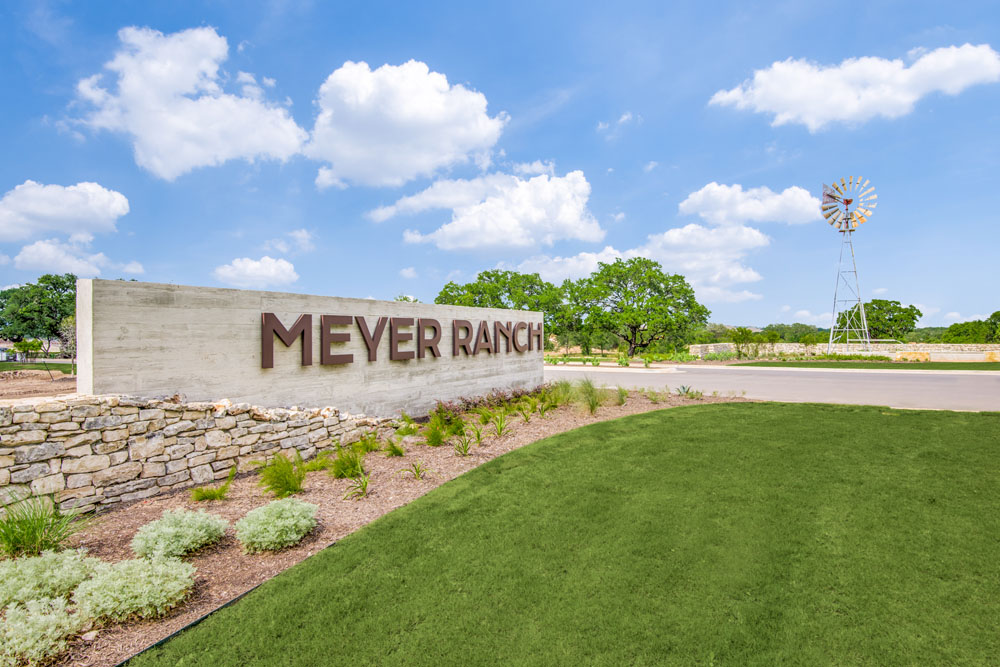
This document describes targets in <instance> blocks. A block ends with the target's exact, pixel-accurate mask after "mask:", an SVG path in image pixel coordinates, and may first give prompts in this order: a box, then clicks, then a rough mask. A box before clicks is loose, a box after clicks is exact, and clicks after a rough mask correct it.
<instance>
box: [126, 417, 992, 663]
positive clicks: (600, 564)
mask: <svg viewBox="0 0 1000 667" xmlns="http://www.w3.org/2000/svg"><path fill="white" fill-rule="evenodd" d="M998 433H1000V413H946V412H908V411H897V410H890V409H888V408H868V407H852V406H827V405H808V404H796V405H788V404H763V403H742V404H717V405H706V406H697V407H689V408H675V409H671V410H664V411H659V412H654V413H648V414H643V415H638V416H634V417H629V418H625V419H620V420H616V421H611V422H605V423H600V424H595V425H593V426H588V427H586V428H583V429H579V430H576V431H572V432H568V433H564V434H562V435H559V436H555V437H552V438H549V439H547V440H544V441H541V442H538V443H535V444H534V445H531V446H529V447H526V448H523V449H521V450H518V451H515V452H513V453H511V454H508V455H506V456H503V457H501V458H499V459H496V460H494V461H492V462H490V463H488V464H486V465H484V466H482V467H480V468H478V469H476V470H473V471H472V472H470V473H468V474H466V475H464V476H463V477H460V478H458V479H456V480H454V481H452V482H450V483H448V484H445V485H443V486H441V487H440V488H438V489H436V490H435V491H433V492H431V493H429V494H428V495H427V496H425V497H423V498H421V499H419V500H417V501H415V502H414V503H412V504H410V505H408V506H406V507H404V508H401V509H399V510H397V511H395V512H392V513H390V514H389V515H387V516H385V517H384V518H382V519H380V520H378V521H376V522H375V523H373V524H371V525H369V526H368V527H367V528H365V529H362V530H361V531H359V532H357V533H355V534H354V535H352V536H350V537H348V538H346V539H344V540H343V541H341V542H340V543H339V544H337V545H335V546H334V547H332V548H330V549H327V550H325V551H323V552H320V553H319V554H317V555H316V556H314V557H312V558H310V559H308V560H307V561H305V562H304V563H302V564H300V565H299V566H297V567H295V568H292V569H291V570H289V571H287V572H286V573H284V574H282V575H280V576H278V577H276V578H275V579H273V580H272V581H270V582H268V583H266V584H265V585H264V586H262V587H261V588H260V589H258V590H257V591H255V592H254V593H252V594H250V595H249V596H247V597H246V598H244V599H243V600H242V601H240V602H238V603H236V604H234V605H233V606H231V607H228V608H226V609H224V610H222V611H221V612H219V613H216V614H214V615H213V616H211V617H210V618H209V619H207V620H206V621H205V622H203V623H201V624H200V625H198V626H196V627H195V628H194V629H192V630H190V631H187V632H185V633H183V634H181V635H180V636H178V637H177V638H175V639H173V640H171V641H170V642H168V643H166V644H165V645H163V646H162V647H160V648H157V649H155V650H153V651H150V652H147V653H145V654H143V655H141V656H139V657H138V658H137V659H136V660H135V661H134V662H133V663H131V664H134V665H234V666H241V667H245V666H247V665H362V664H364V665H401V664H406V665H492V664H515V665H527V664H531V665H578V664H600V665H623V664H639V665H650V664H678V665H692V664H706V665H707V664H719V665H775V664H794V665H825V664H879V665H894V664H907V665H925V664H950V665H955V664H984V663H989V662H991V661H994V660H995V659H996V657H997V656H998V655H1000V633H998V632H997V623H998V619H1000V567H998V561H997V553H998V549H1000V463H998V462H1000V439H998Z"/></svg>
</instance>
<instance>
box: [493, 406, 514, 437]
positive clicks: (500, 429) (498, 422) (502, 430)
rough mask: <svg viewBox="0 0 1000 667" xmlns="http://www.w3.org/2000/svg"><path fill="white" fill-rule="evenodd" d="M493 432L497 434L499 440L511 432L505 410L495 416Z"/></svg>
mask: <svg viewBox="0 0 1000 667" xmlns="http://www.w3.org/2000/svg"><path fill="white" fill-rule="evenodd" d="M493 430H494V431H495V432H496V434H497V437H498V438H502V437H503V436H504V435H505V434H506V433H507V432H508V431H510V424H509V423H508V422H507V413H506V412H504V411H503V410H501V411H499V412H497V413H496V414H495V415H493Z"/></svg>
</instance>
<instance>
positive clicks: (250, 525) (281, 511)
mask: <svg viewBox="0 0 1000 667" xmlns="http://www.w3.org/2000/svg"><path fill="white" fill-rule="evenodd" d="M317 509H319V508H318V506H316V505H313V504H312V503H306V502H302V501H301V500H299V499H298V498H285V499H284V500H275V501H272V502H270V503H268V504H267V505H264V506H263V507H258V508H257V509H255V510H250V511H249V512H247V514H246V516H244V517H243V518H242V519H240V520H239V521H237V522H236V539H238V540H239V541H240V544H242V545H243V550H244V551H245V552H246V553H257V552H261V551H277V550H279V549H284V548H285V547H290V546H293V545H295V544H298V543H299V542H300V541H301V540H302V538H303V537H305V536H306V534H307V533H309V531H311V530H312V529H313V528H315V527H316V510H317Z"/></svg>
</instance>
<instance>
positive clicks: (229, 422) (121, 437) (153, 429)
mask: <svg viewBox="0 0 1000 667" xmlns="http://www.w3.org/2000/svg"><path fill="white" fill-rule="evenodd" d="M391 426H392V423H391V420H389V419H375V418H370V417H364V416H363V415H349V414H346V413H341V412H339V411H338V410H336V409H334V408H323V409H315V410H298V409H294V408H293V409H290V410H285V409H268V408H261V407H256V406H251V405H248V404H231V403H229V402H228V401H221V402H218V403H175V402H170V401H162V400H146V399H136V398H130V397H125V396H81V397H72V398H66V399H54V398H44V399H25V400H21V401H17V402H10V403H8V404H5V405H0V505H5V504H9V503H10V502H14V501H16V500H20V499H23V498H26V497H28V496H32V495H35V496H43V495H47V494H54V498H55V500H56V502H57V503H58V504H59V507H60V508H62V509H69V508H79V509H80V510H82V511H89V510H93V509H96V508H98V507H99V506H105V505H110V504H113V503H119V502H128V501H131V500H138V499H140V498H148V497H150V496H155V495H157V494H159V493H163V492H166V491H169V490H171V489H178V488H183V487H190V486H197V485H200V484H206V483H209V482H213V481H214V480H217V479H223V478H224V477H226V475H227V474H228V472H229V470H230V468H232V466H234V465H236V466H238V469H239V470H240V471H241V472H242V471H244V470H247V469H249V468H250V467H251V465H252V464H251V462H252V461H257V460H261V459H265V458H267V457H269V456H272V455H274V454H275V453H277V452H279V451H283V450H289V451H290V450H292V449H297V450H298V451H299V452H300V453H301V454H302V456H303V458H309V457H311V456H313V455H314V454H315V453H316V452H317V451H318V450H322V449H327V448H331V447H333V446H334V442H335V441H340V442H341V443H343V444H347V443H351V442H354V441H356V440H358V439H359V438H360V437H361V434H362V433H363V432H364V431H365V430H371V429H376V430H378V429H382V430H386V429H389V428H391Z"/></svg>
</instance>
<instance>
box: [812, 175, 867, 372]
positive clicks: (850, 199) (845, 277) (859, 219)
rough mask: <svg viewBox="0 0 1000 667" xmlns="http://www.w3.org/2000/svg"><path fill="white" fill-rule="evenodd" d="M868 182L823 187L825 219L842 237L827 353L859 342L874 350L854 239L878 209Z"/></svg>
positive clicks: (855, 180) (843, 181)
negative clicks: (848, 259)
mask: <svg viewBox="0 0 1000 667" xmlns="http://www.w3.org/2000/svg"><path fill="white" fill-rule="evenodd" d="M862 181H863V182H862ZM869 183H870V182H869V181H868V179H862V178H861V177H860V176H849V177H848V178H847V179H843V178H842V179H840V183H837V181H834V182H833V185H824V186H823V203H822V211H823V217H824V218H826V221H827V222H829V223H830V224H831V225H832V226H834V227H836V228H837V231H839V232H840V233H841V234H842V237H841V243H840V262H839V265H838V266H837V284H836V287H834V289H833V323H832V324H831V325H830V342H829V344H828V345H827V348H826V351H827V354H831V353H832V352H833V345H834V341H836V342H844V343H846V344H848V345H849V344H850V343H860V344H861V345H863V346H864V347H863V348H862V349H864V350H866V351H867V350H870V349H871V342H872V341H871V336H870V335H869V334H868V320H867V319H865V306H864V304H863V303H862V301H861V287H860V285H859V283H858V264H857V261H856V260H855V257H854V239H853V235H854V232H855V230H857V229H858V225H862V224H864V223H865V222H867V221H868V219H869V218H871V216H872V209H874V208H875V207H876V206H878V195H877V194H875V186H873V185H869ZM845 251H850V256H851V262H850V265H848V264H847V262H846V260H845V254H846V253H845ZM841 320H843V321H841ZM848 349H849V348H848Z"/></svg>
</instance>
